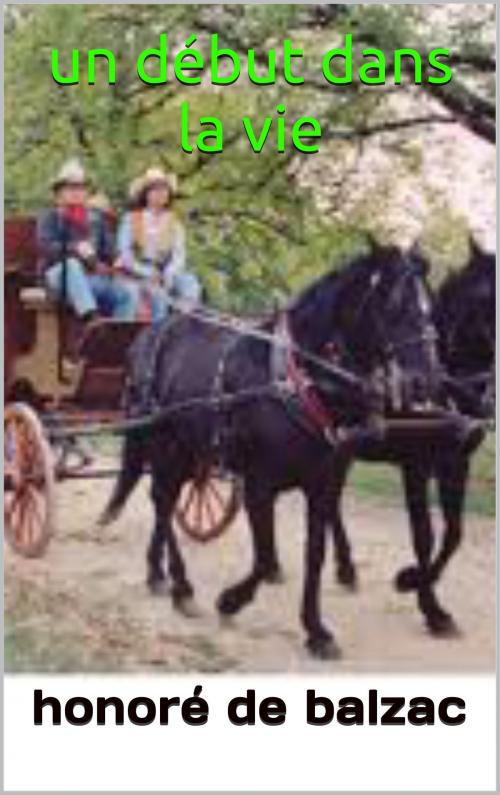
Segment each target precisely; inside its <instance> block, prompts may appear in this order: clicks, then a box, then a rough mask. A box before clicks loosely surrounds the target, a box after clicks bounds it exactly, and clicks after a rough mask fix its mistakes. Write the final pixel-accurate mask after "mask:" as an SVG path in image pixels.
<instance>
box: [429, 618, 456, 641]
mask: <svg viewBox="0 0 500 795" xmlns="http://www.w3.org/2000/svg"><path fill="white" fill-rule="evenodd" d="M427 627H428V629H429V632H430V633H431V635H433V636H434V637H435V638H458V637H460V636H461V632H460V629H459V627H458V626H457V624H455V621H454V620H453V618H452V617H451V616H450V615H448V613H443V614H438V615H436V616H433V617H432V618H428V619H427Z"/></svg>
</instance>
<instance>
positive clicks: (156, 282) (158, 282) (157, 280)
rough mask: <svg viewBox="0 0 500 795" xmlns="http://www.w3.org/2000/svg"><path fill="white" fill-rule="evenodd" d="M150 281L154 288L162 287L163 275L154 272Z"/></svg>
mask: <svg viewBox="0 0 500 795" xmlns="http://www.w3.org/2000/svg"><path fill="white" fill-rule="evenodd" d="M150 281H151V284H152V285H153V286H154V287H162V285H163V277H162V275H161V273H158V271H154V272H153V273H152V274H151V277H150Z"/></svg>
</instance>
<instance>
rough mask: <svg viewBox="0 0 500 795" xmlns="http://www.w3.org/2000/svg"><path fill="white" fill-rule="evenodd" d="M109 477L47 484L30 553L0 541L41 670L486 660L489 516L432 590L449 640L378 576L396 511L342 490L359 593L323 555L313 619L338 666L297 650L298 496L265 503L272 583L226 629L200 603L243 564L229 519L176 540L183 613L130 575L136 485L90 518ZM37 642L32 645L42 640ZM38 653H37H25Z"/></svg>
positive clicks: (388, 558)
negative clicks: (48, 529)
mask: <svg viewBox="0 0 500 795" xmlns="http://www.w3.org/2000/svg"><path fill="white" fill-rule="evenodd" d="M109 488H110V484H109V483H102V482H93V483H86V484H82V483H68V484H65V485H64V486H63V487H61V488H60V489H59V494H58V497H59V507H58V522H59V530H58V533H57V536H56V537H55V538H54V539H53V541H52V543H51V545H50V548H49V550H48V552H47V554H46V556H45V557H44V558H43V559H42V560H38V561H28V560H23V559H20V558H19V557H17V556H15V555H14V554H13V553H12V552H11V551H10V550H9V549H6V562H5V571H6V585H5V588H6V613H7V619H8V622H10V623H11V624H13V625H14V626H15V627H16V628H17V629H18V630H19V631H21V632H26V633H28V634H30V637H32V636H36V637H38V638H42V639H43V642H42V646H44V647H45V648H46V649H48V650H49V652H50V657H51V660H52V662H51V663H50V665H49V667H50V668H51V669H52V670H54V669H59V670H109V671H115V670H123V671H144V670H150V669H153V668H154V669H156V670H172V671H174V670H175V671H192V670H198V671H224V670H234V671H323V670H329V669H330V668H331V667H334V668H335V670H344V671H366V670H370V671H374V670H381V671H398V670H399V671H410V670H411V671H422V670H425V671H438V670H446V671H453V670H455V671H477V670H489V669H492V668H493V666H494V637H495V631H494V621H495V539H494V522H493V520H491V519H490V520H488V519H482V518H478V517H475V516H469V517H468V521H467V533H466V540H465V543H464V545H463V546H462V548H461V550H460V552H459V553H458V555H457V557H456V559H455V560H454V561H453V563H452V565H451V567H450V570H449V571H448V572H447V575H446V577H445V580H444V582H443V584H442V585H441V586H440V591H439V592H440V594H441V596H442V599H443V602H444V605H445V606H446V607H447V608H448V609H450V610H451V611H452V612H453V614H454V616H455V617H456V619H457V621H458V622H459V623H460V626H461V628H462V629H463V636H462V637H460V638H458V639H453V640H436V639H433V638H430V637H429V636H428V635H427V634H426V632H425V631H424V628H423V625H422V621H421V619H420V615H419V613H418V612H417V610H416V607H415V600H414V597H412V596H411V595H404V596H402V595H400V594H397V593H396V592H395V591H394V590H393V588H392V584H391V581H392V578H393V576H394V574H395V572H396V571H397V569H398V568H399V567H400V566H401V565H404V564H406V563H408V562H410V561H411V558H409V546H408V545H409V541H408V532H407V528H406V518H405V515H404V513H403V511H402V509H401V508H386V507H383V508H382V507H379V506H378V505H376V504H373V503H371V502H367V501H365V500H362V501H359V500H356V498H355V495H354V494H353V493H350V494H348V495H347V498H346V517H347V522H348V527H350V531H351V538H352V542H353V546H354V552H355V557H356V560H357V562H358V567H359V574H360V590H359V592H358V593H357V594H355V595H352V594H349V593H345V592H344V591H343V590H342V589H341V588H340V586H338V585H337V584H336V583H334V581H333V575H332V571H333V569H332V564H331V560H330V559H328V561H327V565H326V567H325V575H324V585H323V605H324V615H325V618H327V619H328V621H329V624H330V626H335V630H336V634H337V638H338V640H339V642H340V644H341V646H342V649H343V653H344V656H343V659H342V660H341V661H340V662H335V663H333V662H328V663H322V662H319V661H316V660H313V659H311V658H310V657H309V656H308V655H307V653H306V651H305V649H304V647H303V635H302V633H301V631H300V627H299V623H298V604H299V599H300V591H301V578H302V544H303V531H302V501H301V498H300V496H299V495H298V494H297V495H296V494H292V495H288V496H286V497H284V498H283V499H282V500H281V502H280V503H279V506H278V541H279V548H280V552H281V558H282V562H283V565H284V568H285V571H286V582H285V584H284V585H281V586H269V585H266V586H263V587H262V589H261V591H260V592H259V595H258V598H257V599H256V601H255V602H254V603H253V604H252V605H250V606H249V607H248V608H247V609H246V610H245V611H243V612H242V613H241V614H240V615H239V616H238V617H237V618H236V619H235V620H234V621H233V622H232V626H230V627H228V626H224V627H222V626H221V625H220V623H219V620H218V618H217V615H216V613H215V610H214V607H213V605H214V601H215V598H216V596H217V594H218V593H219V591H220V590H221V589H222V587H224V586H225V585H227V584H230V583H232V582H234V581H235V580H236V579H237V578H238V577H239V576H240V574H243V573H244V572H245V571H246V568H247V565H248V560H249V544H248V534H247V528H246V526H245V520H244V519H243V518H242V517H239V518H238V520H237V522H236V523H235V525H234V526H233V527H231V529H230V530H229V531H228V533H227V534H226V536H225V537H223V538H222V539H220V540H219V541H216V542H213V543H211V544H209V545H208V546H198V545H195V544H193V543H192V542H190V541H189V540H187V539H183V548H184V552H185V556H186V561H187V565H188V571H189V572H190V573H191V577H192V580H193V583H194V585H195V587H196V588H197V601H198V604H199V605H200V607H201V609H202V611H203V614H202V616H201V617H200V618H196V619H186V618H185V617H183V616H181V615H179V614H177V613H176V612H175V611H174V610H173V609H172V607H171V604H170V601H169V600H168V599H167V598H166V597H152V596H150V595H149V593H148V592H147V590H146V587H145V584H144V574H145V563H144V553H145V546H146V543H147V539H148V537H149V530H150V525H151V508H150V503H149V499H148V498H147V492H146V484H143V486H142V487H141V489H139V490H138V492H137V493H136V494H135V495H134V497H133V499H132V500H131V501H130V503H129V504H128V506H127V509H126V511H125V513H124V514H123V516H122V517H121V519H120V520H119V521H118V522H117V523H116V525H114V526H112V527H111V528H108V529H106V530H104V531H97V530H96V529H95V527H94V522H95V517H96V515H97V514H98V512H99V510H100V508H101V507H102V505H103V504H104V502H105V499H106V495H107V493H108V490H109ZM42 651H43V649H42ZM39 657H40V655H39Z"/></svg>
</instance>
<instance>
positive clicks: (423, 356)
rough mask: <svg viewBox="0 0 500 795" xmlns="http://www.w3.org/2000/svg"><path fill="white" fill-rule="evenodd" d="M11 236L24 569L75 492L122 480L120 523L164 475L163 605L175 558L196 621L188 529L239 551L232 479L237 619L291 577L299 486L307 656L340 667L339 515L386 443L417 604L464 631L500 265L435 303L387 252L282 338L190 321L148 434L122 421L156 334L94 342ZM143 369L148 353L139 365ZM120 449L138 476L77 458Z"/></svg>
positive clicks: (318, 302) (309, 301) (178, 335)
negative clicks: (330, 550) (402, 500)
mask: <svg viewBox="0 0 500 795" xmlns="http://www.w3.org/2000/svg"><path fill="white" fill-rule="evenodd" d="M5 237H6V239H5V243H6V245H5V249H6V290H5V294H6V379H7V382H6V385H5V386H6V395H7V399H8V404H7V407H6V411H5V433H4V440H5V487H6V498H5V526H6V534H7V538H8V539H9V541H10V542H11V544H12V545H13V546H14V548H15V549H16V550H17V551H19V552H20V553H22V554H24V555H26V556H36V555H40V554H42V553H43V551H44V549H45V548H46V545H47V542H48V539H49V537H50V534H51V531H52V529H53V502H54V484H55V483H56V481H58V480H64V479H65V478H66V479H67V478H75V477H86V478H89V477H90V478H92V477H106V476H113V475H115V474H118V478H117V479H116V482H115V487H114V491H113V494H112V496H111V498H110V501H109V503H108V505H107V507H106V508H105V510H104V512H103V514H102V517H101V518H102V521H103V523H106V522H107V521H111V520H113V519H114V518H115V517H116V516H117V515H118V513H119V511H120V509H121V508H122V507H123V505H124V504H125V502H126V500H127V498H128V495H129V494H130V493H131V491H132V489H133V488H134V486H135V483H137V481H138V480H139V478H140V477H141V476H142V474H143V471H149V472H150V473H151V476H152V489H151V496H152V500H153V503H154V507H155V524H154V529H153V533H152V536H151V541H150V545H149V548H148V554H147V566H148V580H147V581H148V584H149V586H150V588H151V589H152V590H153V591H155V589H156V588H157V587H158V586H159V585H161V583H162V582H163V581H164V579H165V572H164V570H163V562H162V558H163V548H164V546H165V544H167V545H168V552H169V556H168V561H169V575H170V578H171V581H172V587H171V595H172V598H173V600H174V603H175V604H176V606H179V607H181V606H183V605H184V606H185V605H186V604H187V603H188V601H189V600H190V599H191V597H192V595H193V588H192V585H191V583H190V581H189V580H188V577H187V573H186V567H185V566H184V562H183V559H182V555H181V553H180V550H179V548H178V545H177V541H176V538H175V533H174V532H173V531H172V521H171V519H172V518H173V519H174V520H175V523H176V524H177V525H178V526H180V527H181V528H182V529H183V530H185V531H186V532H187V533H189V534H190V535H191V536H192V537H193V538H196V539H197V540H204V541H206V540H209V539H210V538H213V537H214V536H215V535H217V534H219V533H221V532H222V531H223V530H224V529H225V528H226V527H228V526H229V524H230V522H231V520H232V519H233V517H234V516H235V514H236V512H237V511H238V509H239V507H240V502H241V500H240V493H241V491H240V486H239V481H238V480H237V479H236V477H235V476H234V475H231V476H229V475H227V474H226V471H227V472H231V473H237V477H240V478H242V481H243V483H244V488H245V510H246V513H247V517H248V520H249V525H250V530H251V533H252V540H253V552H254V560H253V562H252V568H251V571H250V573H249V574H248V575H247V576H246V577H244V578H243V579H242V580H241V581H239V582H238V583H236V584H235V585H234V586H232V587H230V588H226V589H225V591H223V592H222V594H221V595H220V597H219V600H218V603H217V604H218V609H219V611H220V612H221V613H222V614H233V613H236V612H237V611H239V610H240V609H241V608H242V607H243V605H245V604H247V603H248V602H249V601H251V600H252V599H253V597H254V595H255V593H256V591H257V588H258V586H259V585H260V583H262V582H263V581H266V580H270V581H272V580H273V579H274V577H275V575H276V573H277V571H278V570H279V566H278V563H279V562H278V559H277V554H276V548H275V545H274V520H273V506H274V501H275V499H276V497H277V495H278V494H279V493H281V492H282V491H285V490H288V489H290V488H300V489H301V490H302V491H303V493H304V494H305V496H306V505H307V522H306V526H307V544H306V550H307V554H306V565H305V578H304V600H303V612H302V620H303V623H304V628H305V630H306V634H307V645H308V647H309V648H310V650H311V651H312V652H313V653H314V654H318V655H320V656H335V655H336V654H337V653H338V650H337V647H336V645H335V643H334V641H333V638H332V635H331V633H330V632H329V631H328V630H327V629H326V628H325V627H324V626H323V624H322V622H321V616H320V604H319V583H320V573H321V568H322V563H323V557H324V548H325V538H326V535H325V534H326V529H327V527H330V526H331V527H335V530H334V533H333V536H334V541H335V544H336V545H337V546H338V547H339V548H340V549H341V550H342V557H343V558H344V563H346V564H348V567H349V568H350V569H352V563H351V561H350V560H349V557H350V552H349V547H348V544H347V539H346V537H345V534H344V530H343V528H342V526H341V522H340V519H339V517H338V515H335V514H334V511H337V512H338V496H339V494H340V490H341V488H342V484H343V482H344V476H345V472H346V465H347V464H348V463H349V461H350V460H352V458H353V457H354V456H355V455H359V454H360V451H361V453H362V449H361V447H360V444H361V445H363V444H364V443H365V442H366V443H367V444H368V445H369V446H370V445H372V444H375V456H374V457H373V456H372V453H373V450H371V452H370V456H372V457H371V459H370V460H389V461H391V462H393V463H398V464H399V465H400V466H402V467H404V468H405V475H406V477H407V480H408V482H409V483H410V482H411V484H412V489H409V488H408V493H407V497H408V499H409V507H410V519H411V529H412V534H413V537H414V547H415V552H416V556H417V566H414V565H412V566H409V567H406V568H404V569H402V570H401V571H400V573H399V575H398V578H397V582H398V587H399V588H400V590H415V591H416V592H417V594H418V597H419V599H418V604H419V607H420V609H421V610H422V612H423V614H424V616H425V620H426V622H427V625H428V626H429V628H430V630H431V631H432V632H435V633H437V634H442V633H444V632H449V631H451V630H452V629H453V621H452V619H451V617H450V616H449V615H448V614H447V613H446V612H445V611H443V610H442V609H441V607H440V605H439V603H438V602H437V600H436V596H435V593H434V586H435V583H436V582H437V580H438V578H439V577H440V576H441V573H442V571H443V569H444V567H445V565H446V564H447V562H448V560H449V558H450V556H451V555H452V554H453V552H454V551H455V550H456V548H457V546H458V543H459V540H460V534H461V512H462V506H463V496H464V492H465V485H466V482H467V472H468V459H469V457H470V455H471V453H472V451H473V450H474V449H475V448H476V447H477V445H478V444H479V443H480V441H481V439H482V437H483V435H484V431H485V429H486V428H487V424H488V422H489V419H488V416H489V414H491V407H492V399H491V390H490V388H489V384H490V383H492V376H493V373H494V337H495V335H494V328H495V311H494V304H495V299H494V296H495V291H494V258H493V261H492V257H491V256H490V257H488V256H484V255H483V254H482V253H481V252H479V253H474V255H473V261H472V263H471V265H469V266H468V267H467V268H465V269H464V271H463V272H462V274H461V275H460V276H459V277H457V279H456V280H454V281H452V282H451V283H449V284H448V285H445V287H444V289H442V290H441V294H440V296H438V297H436V298H435V300H434V305H433V304H432V302H431V298H430V292H429V291H428V288H427V286H426V284H425V268H424V263H423V261H422V260H421V259H419V257H418V256H416V255H415V254H413V253H412V252H401V251H400V250H398V249H395V248H383V247H379V248H374V249H373V250H372V251H371V252H369V253H368V254H362V255H360V256H359V257H358V258H357V259H355V260H353V261H352V262H351V263H349V266H348V267H346V268H344V269H340V271H338V272H336V271H332V272H330V273H327V274H325V275H324V276H323V277H321V278H320V279H318V280H317V281H316V282H315V283H314V284H312V285H311V286H310V287H308V288H307V289H305V290H304V291H303V292H302V294H301V295H299V296H298V297H297V298H296V299H295V300H294V301H293V302H292V303H291V304H290V305H289V306H288V307H287V308H286V309H283V310H282V311H281V312H279V313H277V315H276V317H273V318H272V319H269V320H267V321H266V322H264V323H259V324H257V325H251V324H250V325H249V324H244V325H243V326H242V325H241V323H240V322H239V321H237V320H236V319H235V318H232V319H224V318H222V316H219V315H214V314H212V315H211V314H210V313H207V312H206V311H205V310H203V311H202V310H197V311H196V312H188V313H185V316H184V317H181V318H179V322H178V323H175V324H173V325H172V326H170V325H169V324H167V325H166V327H165V334H164V335H163V336H162V334H160V333H159V334H156V329H155V333H154V334H153V335H149V337H150V338H151V339H153V338H156V337H158V339H159V340H160V342H161V345H160V348H161V354H158V358H157V359H156V363H157V367H156V369H155V371H154V379H153V380H155V381H156V382H157V383H156V385H155V386H156V387H157V388H158V389H159V390H160V391H159V392H158V398H159V399H158V401H157V403H158V405H157V407H156V408H155V411H154V412H153V411H151V412H150V411H149V410H148V405H147V404H146V408H145V409H143V410H142V411H141V412H139V414H138V415H137V416H132V414H133V412H130V405H127V411H125V408H123V409H122V403H121V395H122V392H123V387H124V385H125V376H126V375H127V377H128V381H127V383H128V386H129V390H128V391H130V389H131V385H133V384H134V368H133V366H132V368H131V370H128V369H126V367H125V362H126V360H127V355H126V354H127V350H128V349H129V348H130V346H131V345H132V343H133V342H134V340H135V339H136V338H137V337H138V334H139V332H140V331H141V329H143V327H144V323H142V322H117V321H114V320H107V319H105V318H103V319H100V320H98V321H95V322H93V323H92V325H89V326H87V328H86V329H85V330H83V331H82V329H78V327H77V326H76V328H75V319H74V318H73V317H71V315H70V314H69V312H68V310H67V309H66V308H65V305H64V302H61V303H58V304H55V303H54V302H53V301H51V299H50V298H49V297H48V296H47V294H46V293H45V291H44V290H43V289H41V288H40V286H39V285H38V284H37V281H36V274H35V273H34V270H33V263H34V262H35V261H36V251H35V244H34V224H33V221H32V220H31V219H21V220H19V219H18V220H16V221H10V222H8V223H7V229H6V236H5ZM211 326H216V327H218V328H216V329H214V328H212V327H211ZM464 332H465V338H464ZM140 339H142V340H146V339H148V335H144V336H142V335H141V338H140ZM438 341H439V342H440V347H441V351H440V353H441V355H442V356H443V362H444V364H445V365H446V367H445V368H443V367H442V363H441V360H440V356H439V355H438V347H437V342H438ZM140 357H141V350H140V346H139V348H137V346H135V345H134V355H133V356H132V360H131V362H132V363H133V362H135V363H137V361H139V360H140ZM186 362H189V366H188V367H186V366H185V363H186ZM181 365H182V366H181ZM143 384H144V379H139V381H138V383H137V384H136V385H135V386H136V387H139V388H142V386H143ZM162 390H163V391H162ZM125 391H126V392H127V390H125ZM132 391H133V390H132ZM139 391H140V389H139ZM443 394H444V398H443ZM490 404H491V405H490ZM155 427H156V429H157V431H158V432H157V433H156V430H155ZM103 433H118V434H124V435H125V445H124V450H123V453H122V461H121V468H120V470H119V473H118V472H117V471H116V469H114V468H110V467H108V468H106V467H104V468H103V467H101V468H96V467H93V466H92V465H91V463H90V462H89V460H88V459H89V456H87V455H86V452H85V449H83V450H82V449H81V447H79V446H78V439H79V438H81V437H84V436H89V435H99V434H103ZM400 435H401V436H400ZM379 443H382V447H379V446H378V445H379ZM75 458H76V459H77V463H76V464H75V463H71V459H75ZM148 467H149V470H148ZM434 473H437V477H438V479H440V478H441V480H440V482H441V481H442V484H441V485H442V487H443V489H442V494H441V499H442V500H443V501H444V502H445V503H446V510H445V513H446V514H447V527H446V531H445V534H444V538H443V544H442V547H441V549H440V550H439V551H438V552H437V554H436V555H435V557H434V558H431V551H432V533H431V523H430V521H428V518H427V513H426V512H427V510H428V505H427V495H426V492H425V493H423V494H420V492H418V493H417V492H416V491H415V487H418V488H419V489H420V488H421V486H422V484H423V485H424V487H425V484H426V482H427V480H428V479H429V478H430V477H431V476H432V475H433V474H434ZM333 481H335V489H334V482H333ZM410 492H411V493H410ZM415 493H417V498H415ZM450 497H451V503H450ZM410 503H411V504H410ZM412 511H413V514H412ZM422 517H423V518H422Z"/></svg>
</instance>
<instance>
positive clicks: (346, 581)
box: [337, 566, 358, 593]
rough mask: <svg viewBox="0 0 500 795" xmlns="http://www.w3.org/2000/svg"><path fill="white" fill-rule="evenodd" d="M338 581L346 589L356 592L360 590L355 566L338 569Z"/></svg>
mask: <svg viewBox="0 0 500 795" xmlns="http://www.w3.org/2000/svg"><path fill="white" fill-rule="evenodd" d="M337 582H338V583H339V585H341V586H342V587H343V588H345V590H346V591H351V592H352V593H354V592H355V591H357V590H358V576H357V574H356V569H355V568H354V566H346V567H345V568H338V569H337Z"/></svg>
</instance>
